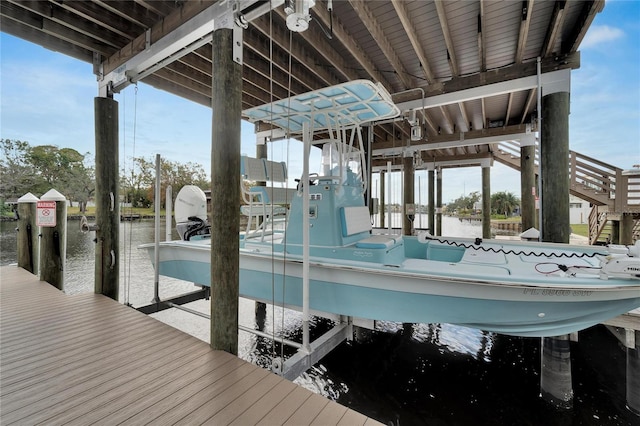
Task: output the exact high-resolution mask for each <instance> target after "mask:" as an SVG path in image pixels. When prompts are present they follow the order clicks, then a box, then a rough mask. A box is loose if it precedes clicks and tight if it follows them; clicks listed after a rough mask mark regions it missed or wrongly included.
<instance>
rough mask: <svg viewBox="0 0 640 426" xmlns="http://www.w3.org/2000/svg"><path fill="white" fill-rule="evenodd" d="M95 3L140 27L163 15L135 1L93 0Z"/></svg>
mask: <svg viewBox="0 0 640 426" xmlns="http://www.w3.org/2000/svg"><path fill="white" fill-rule="evenodd" d="M93 2H94V3H95V4H97V5H98V6H100V7H102V8H104V9H105V10H108V11H109V12H112V13H113V14H115V15H117V16H119V17H121V18H122V19H124V20H126V21H130V22H133V23H134V24H136V25H138V26H140V27H141V28H148V27H150V26H151V25H153V24H155V23H156V22H158V21H159V20H160V19H161V18H162V17H163V16H165V15H158V14H156V13H155V12H154V11H153V10H150V9H147V8H146V7H144V6H140V5H139V4H137V3H136V2H133V3H132V2H130V1H129V2H121V1H102V0H93Z"/></svg>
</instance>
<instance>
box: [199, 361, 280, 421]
mask: <svg viewBox="0 0 640 426" xmlns="http://www.w3.org/2000/svg"><path fill="white" fill-rule="evenodd" d="M278 383H282V379H281V378H280V377H278V376H276V375H275V374H267V376H266V377H265V378H264V379H262V380H260V381H259V382H258V383H257V384H256V385H255V386H253V387H251V388H250V389H249V390H247V391H246V392H244V393H243V394H242V395H239V396H238V397H237V398H236V399H235V400H233V401H232V402H230V403H229V404H227V405H226V406H225V407H223V408H222V410H220V411H219V412H218V413H217V414H215V415H214V416H213V417H211V418H209V419H208V420H207V421H206V424H211V425H228V424H230V423H231V422H233V421H234V420H235V419H236V418H238V417H239V415H240V413H244V412H245V411H247V410H248V409H249V408H250V407H251V406H252V405H253V404H255V403H256V402H257V401H258V400H259V399H260V398H261V397H262V396H263V395H268V394H269V393H270V392H271V391H272V390H273V389H274V388H275V387H276V386H277V385H278Z"/></svg>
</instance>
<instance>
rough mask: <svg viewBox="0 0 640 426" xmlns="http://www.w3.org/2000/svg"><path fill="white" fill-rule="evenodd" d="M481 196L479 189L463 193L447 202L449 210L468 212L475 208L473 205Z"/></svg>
mask: <svg viewBox="0 0 640 426" xmlns="http://www.w3.org/2000/svg"><path fill="white" fill-rule="evenodd" d="M480 198H481V195H480V193H479V192H478V191H474V192H472V193H470V194H469V195H462V196H460V197H458V198H456V199H455V200H453V201H451V202H449V203H448V204H447V211H450V212H454V211H458V213H466V212H469V211H471V210H473V205H474V204H475V203H477V202H478V201H479V200H480Z"/></svg>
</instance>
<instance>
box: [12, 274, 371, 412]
mask: <svg viewBox="0 0 640 426" xmlns="http://www.w3.org/2000/svg"><path fill="white" fill-rule="evenodd" d="M0 307H1V309H0V404H1V405H0V406H1V410H0V423H1V424H3V425H10V424H36V423H46V424H63V423H64V424H82V425H84V424H94V423H97V424H121V423H124V424H147V423H153V424H169V423H170V424H190V425H192V424H205V423H206V424H215V425H227V424H237V425H249V424H268V425H273V424H295V425H311V424H322V425H343V424H344V425H373V424H379V423H378V422H377V421H375V420H372V419H369V418H367V417H365V416H364V415H362V414H360V413H358V412H356V411H353V410H350V409H348V408H346V407H344V406H341V405H339V404H337V403H336V402H333V401H329V400H327V399H326V398H324V397H322V396H320V395H317V394H314V393H312V392H310V391H308V390H306V389H304V388H301V387H299V386H297V385H295V384H293V383H292V382H289V381H287V380H285V379H283V378H281V377H279V376H277V375H275V374H272V373H270V372H268V371H266V370H264V369H262V368H260V367H257V366H255V365H252V364H250V363H248V362H245V361H243V360H241V359H239V358H237V357H235V356H233V355H230V354H228V353H226V352H222V351H215V350H212V349H211V348H210V347H209V345H208V344H207V343H205V342H203V341H201V340H198V339H196V338H195V337H193V336H190V335H187V334H185V333H183V332H181V331H178V330H176V329H174V328H172V327H170V326H168V325H166V324H163V323H161V322H159V321H157V320H155V319H153V318H151V317H148V316H146V315H144V314H142V313H140V312H137V311H135V310H134V309H131V308H128V307H126V306H124V305H121V304H119V303H117V302H115V301H113V300H111V299H109V298H107V297H105V296H102V295H96V294H82V295H73V296H69V295H66V294H64V293H62V292H60V291H58V290H57V289H55V288H54V287H53V286H50V285H49V284H47V283H44V282H41V281H39V280H38V278H37V277H36V276H34V275H32V274H30V273H28V272H26V271H25V270H23V269H21V268H18V267H16V266H4V267H2V268H0Z"/></svg>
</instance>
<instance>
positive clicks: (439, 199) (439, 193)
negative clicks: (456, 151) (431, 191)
mask: <svg viewBox="0 0 640 426" xmlns="http://www.w3.org/2000/svg"><path fill="white" fill-rule="evenodd" d="M436 197H437V198H436V235H437V236H441V235H442V169H441V168H440V167H438V174H437V176H436Z"/></svg>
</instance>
